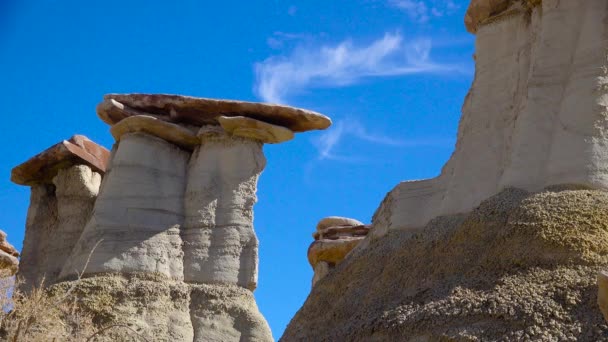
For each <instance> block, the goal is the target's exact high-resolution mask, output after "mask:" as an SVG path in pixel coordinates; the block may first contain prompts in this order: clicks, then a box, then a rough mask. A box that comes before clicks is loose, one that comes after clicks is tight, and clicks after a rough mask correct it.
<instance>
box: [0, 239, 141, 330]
mask: <svg viewBox="0 0 608 342" xmlns="http://www.w3.org/2000/svg"><path fill="white" fill-rule="evenodd" d="M100 242H101V241H98V242H97V244H95V246H94V247H93V249H92V250H91V252H90V254H89V257H88V258H87V261H86V263H85V266H84V269H83V270H82V272H80V273H79V275H78V279H77V280H76V281H75V282H73V284H72V286H71V287H69V288H68V289H67V290H66V291H49V290H48V289H47V288H46V287H45V284H44V280H43V281H42V282H41V284H39V285H38V286H35V287H34V288H33V289H32V290H30V291H28V292H27V293H26V292H23V291H21V290H20V286H19V285H20V282H21V281H20V280H19V279H16V278H14V277H11V278H0V306H1V310H0V339H1V340H2V341H10V342H30V341H31V342H37V341H53V342H54V341H62V342H63V341H66V342H80V341H85V342H89V341H127V340H128V341H147V340H146V338H145V337H143V336H141V334H139V333H138V332H137V331H136V330H134V329H133V328H131V327H130V326H129V325H127V324H123V323H120V322H113V323H111V324H108V325H104V326H99V325H98V324H95V322H94V314H93V313H92V312H90V311H88V310H87V309H86V306H84V305H82V302H81V299H80V298H78V296H77V295H76V294H75V293H74V289H75V287H76V286H77V285H78V284H79V283H80V281H81V279H82V274H83V273H84V271H85V270H86V268H87V266H88V264H89V261H90V259H91V254H92V253H93V251H94V250H95V249H96V248H97V246H98V245H99V243H100Z"/></svg>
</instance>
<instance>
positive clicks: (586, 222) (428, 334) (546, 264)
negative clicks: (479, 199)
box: [281, 188, 608, 341]
mask: <svg viewBox="0 0 608 342" xmlns="http://www.w3.org/2000/svg"><path fill="white" fill-rule="evenodd" d="M607 266H608V193H607V192H604V191H597V190H580V189H579V190H567V189H563V188H562V189H555V188H554V189H549V190H545V191H543V192H540V193H528V192H526V191H523V190H517V189H508V190H505V191H503V192H501V193H500V194H498V195H496V196H494V197H492V198H490V199H488V200H486V201H484V202H483V203H482V204H481V205H480V206H479V207H478V208H476V209H475V210H473V211H472V212H471V213H470V214H466V215H454V216H444V217H439V218H436V219H434V220H432V221H431V222H430V223H429V224H428V225H427V226H426V227H425V228H424V229H423V230H420V231H415V232H414V231H409V232H406V231H391V232H390V233H389V234H388V235H386V236H383V237H381V238H379V239H376V240H373V241H371V242H370V243H369V245H368V246H367V248H359V249H356V250H355V251H354V253H353V254H351V255H350V256H349V257H348V258H346V259H345V261H343V262H342V263H341V264H339V265H338V266H337V267H336V269H335V270H334V271H333V272H331V273H330V274H329V275H327V276H326V277H325V278H323V279H321V280H320V281H319V282H318V283H317V284H316V285H315V287H314V288H313V290H312V292H311V294H310V296H309V298H308V300H307V301H306V303H305V304H304V306H303V308H302V309H301V310H300V311H299V312H298V313H297V314H296V316H295V318H294V319H293V320H292V321H291V323H290V324H289V326H288V328H287V330H286V332H285V334H284V336H283V337H282V339H281V341H501V340H508V341H516V340H518V341H519V340H535V341H575V340H576V341H602V340H608V326H606V323H605V321H604V319H603V317H602V314H601V312H600V309H599V307H598V305H597V284H596V277H597V275H598V273H599V271H600V270H601V269H603V268H606V267H607Z"/></svg>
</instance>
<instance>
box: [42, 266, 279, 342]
mask: <svg viewBox="0 0 608 342" xmlns="http://www.w3.org/2000/svg"><path fill="white" fill-rule="evenodd" d="M70 289H72V290H71V293H72V295H71V296H70V297H75V298H79V300H80V302H81V303H82V305H83V307H84V308H85V309H87V311H89V312H91V313H92V314H93V315H94V322H95V323H96V324H97V325H98V326H99V327H100V328H102V327H107V326H110V325H113V324H120V325H128V326H129V327H131V328H132V329H133V330H134V331H136V332H138V333H139V334H141V336H143V337H145V338H146V339H148V340H150V341H193V342H198V341H201V342H202V341H205V342H207V341H218V342H219V341H251V342H258V341H259V342H262V341H263V342H268V341H272V334H271V332H270V328H269V327H268V324H267V323H266V321H265V320H264V318H263V316H262V315H261V313H260V312H259V310H258V308H257V305H256V303H255V299H254V297H253V294H252V293H251V291H249V290H247V289H244V288H241V287H238V286H229V285H193V284H186V283H184V282H181V281H172V280H168V279H166V278H165V277H163V276H158V277H153V276H150V275H141V276H137V275H135V276H129V277H125V276H122V275H113V274H109V275H99V276H95V277H91V278H85V279H81V280H78V281H70V282H62V283H58V284H56V285H54V286H53V287H52V291H56V293H58V294H59V293H65V292H66V291H70ZM211 327H213V328H211ZM115 330H116V331H115V332H113V331H112V330H109V331H108V333H107V334H103V337H102V338H100V339H97V340H96V341H108V342H110V341H111V342H114V341H116V339H115V337H119V338H120V340H129V339H128V338H127V336H130V335H133V340H134V341H137V340H139V339H138V338H137V335H136V334H135V333H132V332H131V331H130V330H125V329H121V328H116V329H115ZM211 331H212V332H213V335H210V334H209V332H211Z"/></svg>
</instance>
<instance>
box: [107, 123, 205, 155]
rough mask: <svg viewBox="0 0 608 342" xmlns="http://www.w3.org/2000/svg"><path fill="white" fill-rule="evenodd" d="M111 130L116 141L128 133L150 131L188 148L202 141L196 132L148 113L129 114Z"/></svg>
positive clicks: (191, 148) (190, 148) (192, 147)
mask: <svg viewBox="0 0 608 342" xmlns="http://www.w3.org/2000/svg"><path fill="white" fill-rule="evenodd" d="M110 132H111V133H112V136H113V137H114V139H116V141H120V139H121V138H122V136H123V135H125V134H128V133H148V134H150V135H153V136H156V137H159V138H161V139H163V140H165V141H167V142H170V143H172V144H174V145H177V146H179V147H181V148H184V149H187V150H193V149H194V148H195V147H196V146H198V145H200V143H201V142H200V140H199V139H198V138H197V137H196V134H195V132H192V131H190V130H189V129H187V128H185V127H182V126H179V125H176V124H173V123H170V122H166V121H162V120H159V119H157V118H155V117H153V116H148V115H135V116H129V117H127V118H125V119H123V120H121V121H120V122H118V123H116V124H115V125H113V126H112V128H111V129H110Z"/></svg>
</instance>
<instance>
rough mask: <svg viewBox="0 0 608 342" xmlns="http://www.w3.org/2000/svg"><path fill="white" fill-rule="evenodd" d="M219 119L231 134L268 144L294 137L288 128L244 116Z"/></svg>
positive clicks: (221, 117)
mask: <svg viewBox="0 0 608 342" xmlns="http://www.w3.org/2000/svg"><path fill="white" fill-rule="evenodd" d="M217 120H218V121H219V123H220V125H221V126H222V128H223V129H224V130H225V131H226V132H228V133H229V134H232V135H235V136H238V137H243V138H249V139H253V140H258V141H261V142H263V143H267V144H278V143H282V142H285V141H288V140H291V139H293V137H294V134H293V132H292V131H291V130H289V129H288V128H285V127H281V126H277V125H272V124H269V123H266V122H264V121H260V120H256V119H252V118H247V117H244V116H233V117H229V116H220V117H219V118H218V119H217Z"/></svg>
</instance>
